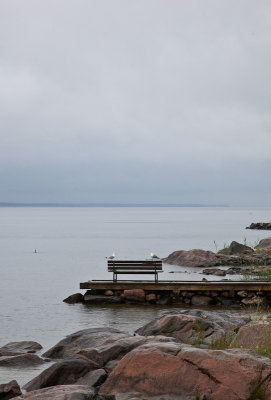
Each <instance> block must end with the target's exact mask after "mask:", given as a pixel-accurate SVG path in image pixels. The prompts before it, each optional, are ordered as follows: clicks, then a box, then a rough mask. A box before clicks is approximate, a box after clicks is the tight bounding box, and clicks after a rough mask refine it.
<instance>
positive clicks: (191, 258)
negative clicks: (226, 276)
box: [163, 249, 222, 268]
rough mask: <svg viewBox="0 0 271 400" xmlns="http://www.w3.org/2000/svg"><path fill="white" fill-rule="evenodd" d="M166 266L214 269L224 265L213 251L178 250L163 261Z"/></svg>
mask: <svg viewBox="0 0 271 400" xmlns="http://www.w3.org/2000/svg"><path fill="white" fill-rule="evenodd" d="M163 261H164V262H165V263H166V264H173V265H180V266H183V267H204V268H208V267H214V266H217V265H222V261H221V258H219V257H218V256H217V255H216V254H215V253H213V252H212V251H205V250H200V249H196V250H187V251H186V250H177V251H174V252H173V253H171V254H170V255H169V256H168V257H167V258H165V259H164V260H163Z"/></svg>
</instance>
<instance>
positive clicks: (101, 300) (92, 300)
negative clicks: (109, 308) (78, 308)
mask: <svg viewBox="0 0 271 400" xmlns="http://www.w3.org/2000/svg"><path fill="white" fill-rule="evenodd" d="M84 302H85V303H88V304H120V303H121V302H122V299H121V297H119V296H105V295H101V294H100V295H93V294H92V295H89V294H85V296H84Z"/></svg>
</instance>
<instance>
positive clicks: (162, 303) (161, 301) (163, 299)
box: [156, 296, 170, 306]
mask: <svg viewBox="0 0 271 400" xmlns="http://www.w3.org/2000/svg"><path fill="white" fill-rule="evenodd" d="M169 303H170V298H169V297H168V296H164V297H161V298H160V299H159V300H156V304H158V305H159V306H166V305H168V304H169Z"/></svg>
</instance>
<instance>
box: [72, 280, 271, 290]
mask: <svg viewBox="0 0 271 400" xmlns="http://www.w3.org/2000/svg"><path fill="white" fill-rule="evenodd" d="M80 289H92V290H112V291H114V290H129V289H143V290H146V291H155V292H157V291H172V292H177V291H197V292H201V291H202V292H205V291H221V292H224V291H241V290H246V291H252V292H271V281H207V282H202V281H159V282H154V281H145V280H144V281H142V280H140V281H139V280H133V281H124V280H119V281H117V282H113V281H112V280H93V281H88V282H81V283H80Z"/></svg>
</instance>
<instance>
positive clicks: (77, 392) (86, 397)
mask: <svg viewBox="0 0 271 400" xmlns="http://www.w3.org/2000/svg"><path fill="white" fill-rule="evenodd" d="M94 397H95V393H94V390H92V389H91V388H89V387H88V386H85V385H61V386H53V387H48V388H44V389H40V390H34V391H31V392H28V393H25V394H23V395H21V396H20V397H18V400H19V399H24V400H92V399H94Z"/></svg>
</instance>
